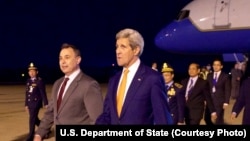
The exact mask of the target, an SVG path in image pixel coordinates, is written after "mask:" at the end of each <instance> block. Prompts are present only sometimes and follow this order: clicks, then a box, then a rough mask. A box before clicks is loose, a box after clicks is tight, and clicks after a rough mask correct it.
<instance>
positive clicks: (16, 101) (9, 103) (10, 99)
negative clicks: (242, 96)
mask: <svg viewBox="0 0 250 141" xmlns="http://www.w3.org/2000/svg"><path fill="white" fill-rule="evenodd" d="M51 88H52V85H47V86H46V91H47V95H48V98H50V95H51ZM101 88H102V92H103V94H106V91H107V84H101ZM24 98H25V85H0V141H25V139H26V136H27V134H28V130H29V129H28V122H29V121H28V118H29V116H28V113H27V112H25V108H24ZM234 102H235V101H234V100H231V101H230V104H229V107H228V108H227V109H226V111H225V113H226V114H225V121H226V123H227V124H229V125H239V124H241V120H242V112H241V113H240V115H239V117H238V118H237V119H236V120H235V121H234V122H232V121H231V120H230V112H231V109H232V106H233V104H234ZM44 111H45V109H41V111H40V113H39V117H40V118H42V116H43V113H44ZM201 124H202V125H204V121H202V122H201ZM54 135H55V133H54V132H53V131H52V133H51V135H50V137H49V138H48V139H46V140H44V141H55V137H54Z"/></svg>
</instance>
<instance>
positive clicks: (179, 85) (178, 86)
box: [174, 83, 182, 88]
mask: <svg viewBox="0 0 250 141" xmlns="http://www.w3.org/2000/svg"><path fill="white" fill-rule="evenodd" d="M174 85H175V86H176V87H177V88H182V85H181V84H179V83H174Z"/></svg>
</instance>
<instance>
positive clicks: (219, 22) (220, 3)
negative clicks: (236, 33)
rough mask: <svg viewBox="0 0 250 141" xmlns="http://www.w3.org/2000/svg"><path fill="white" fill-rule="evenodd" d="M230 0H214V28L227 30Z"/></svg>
mask: <svg viewBox="0 0 250 141" xmlns="http://www.w3.org/2000/svg"><path fill="white" fill-rule="evenodd" d="M229 7H230V0H216V5H215V14H214V16H215V17H214V28H229V27H230V25H231V24H230V22H229Z"/></svg>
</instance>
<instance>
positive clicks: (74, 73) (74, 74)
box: [63, 69, 81, 96]
mask: <svg viewBox="0 0 250 141" xmlns="http://www.w3.org/2000/svg"><path fill="white" fill-rule="evenodd" d="M80 71H81V70H80V69H77V70H76V71H74V72H73V73H72V74H71V75H69V76H66V75H65V76H64V77H68V78H69V80H68V82H67V84H66V86H65V91H64V94H65V92H66V91H67V89H68V87H69V85H70V84H71V83H72V82H73V80H74V79H75V78H76V76H77V75H78V74H79V73H80ZM64 94H63V96H64Z"/></svg>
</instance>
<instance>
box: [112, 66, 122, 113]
mask: <svg viewBox="0 0 250 141" xmlns="http://www.w3.org/2000/svg"><path fill="white" fill-rule="evenodd" d="M121 75H122V71H121V72H119V74H117V75H116V76H115V78H114V80H115V82H114V84H113V87H112V90H111V91H112V92H111V93H112V94H113V95H112V99H113V105H114V106H113V107H114V110H115V111H117V105H116V97H117V89H118V85H119V80H120V78H121ZM117 116H118V115H117Z"/></svg>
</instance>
